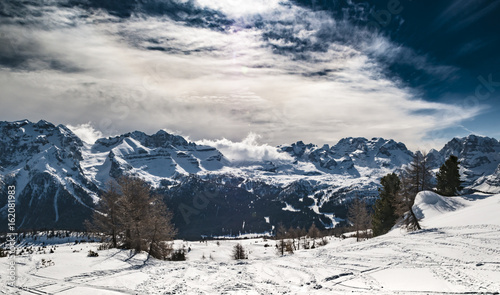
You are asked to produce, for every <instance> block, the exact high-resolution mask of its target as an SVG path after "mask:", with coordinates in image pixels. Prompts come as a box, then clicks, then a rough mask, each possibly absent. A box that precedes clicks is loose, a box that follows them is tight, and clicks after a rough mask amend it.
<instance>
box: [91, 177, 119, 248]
mask: <svg viewBox="0 0 500 295" xmlns="http://www.w3.org/2000/svg"><path fill="white" fill-rule="evenodd" d="M106 186H107V189H106V191H104V192H103V193H101V199H100V200H99V202H98V203H97V206H96V210H95V211H94V212H93V214H92V222H89V221H88V220H87V221H86V222H85V226H86V228H87V230H88V231H91V232H97V233H101V234H104V235H106V236H108V237H109V238H110V246H111V247H113V248H116V247H118V239H119V236H118V235H119V234H120V231H121V225H122V224H121V221H120V217H121V216H120V214H121V209H120V205H121V204H120V203H119V201H120V197H121V194H120V187H119V186H118V185H117V184H116V182H113V181H109V182H108V183H107V185H106Z"/></svg>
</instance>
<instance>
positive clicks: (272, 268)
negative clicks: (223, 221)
mask: <svg viewBox="0 0 500 295" xmlns="http://www.w3.org/2000/svg"><path fill="white" fill-rule="evenodd" d="M414 208H415V211H417V212H418V214H420V216H422V217H423V218H424V219H423V220H422V222H421V223H422V225H423V228H424V229H423V230H420V231H417V232H413V233H406V232H405V231H403V230H400V229H394V230H393V231H391V232H390V233H389V234H387V235H384V236H381V237H377V238H374V239H370V240H367V241H363V242H359V243H356V242H355V239H352V238H349V239H345V240H340V239H337V238H333V237H331V238H329V244H328V245H326V246H323V247H319V248H316V249H310V250H299V251H296V252H295V254H292V255H285V256H283V257H279V256H277V255H276V250H275V248H274V245H275V242H274V241H273V240H267V241H265V240H263V239H244V240H221V241H218V242H219V244H220V245H217V241H208V242H206V243H205V242H183V241H176V242H175V247H176V248H179V247H182V246H184V247H185V248H186V249H188V248H191V251H190V252H189V253H187V258H188V260H187V261H183V262H172V261H159V260H155V259H150V260H148V261H146V257H147V256H146V255H145V254H142V253H141V254H137V255H132V254H131V252H129V251H123V250H116V249H111V250H102V251H98V253H99V257H87V252H88V250H94V251H95V250H96V249H97V247H98V244H97V243H81V244H76V245H75V244H74V243H66V244H59V245H57V248H56V250H55V253H53V254H49V253H47V254H30V255H28V254H23V255H21V256H18V257H17V273H18V279H17V286H18V287H17V288H12V287H2V289H1V293H3V294H347V293H349V294H498V292H500V215H498V212H500V195H493V196H488V195H472V196H466V197H453V198H444V197H441V196H438V195H436V194H433V193H431V192H423V193H420V194H419V195H418V196H417V199H416V203H415V207H414ZM236 243H242V245H243V246H244V247H245V249H246V250H247V251H248V254H249V259H248V260H242V261H234V260H232V259H231V258H230V255H231V252H232V248H233V246H234V245H235V244H236ZM266 244H268V245H269V246H270V247H265V245H266ZM42 259H44V260H45V262H46V261H47V260H51V263H49V264H47V263H45V264H44V263H42ZM7 261H8V260H7V259H6V258H2V259H0V275H1V283H2V286H5V284H6V274H7V271H8V265H7Z"/></svg>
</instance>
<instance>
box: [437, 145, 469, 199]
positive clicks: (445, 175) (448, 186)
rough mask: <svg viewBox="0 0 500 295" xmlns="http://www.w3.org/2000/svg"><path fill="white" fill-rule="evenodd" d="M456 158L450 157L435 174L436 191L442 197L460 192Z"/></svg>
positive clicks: (460, 184)
mask: <svg viewBox="0 0 500 295" xmlns="http://www.w3.org/2000/svg"><path fill="white" fill-rule="evenodd" d="M459 164H460V162H459V161H458V158H457V157H456V156H454V155H451V156H450V157H449V158H448V160H446V162H444V164H443V165H442V166H441V168H439V172H438V173H436V178H437V187H436V189H437V191H438V193H439V194H441V195H443V196H454V195H456V194H457V193H458V192H459V191H461V190H462V188H463V187H462V181H461V180H460V171H459Z"/></svg>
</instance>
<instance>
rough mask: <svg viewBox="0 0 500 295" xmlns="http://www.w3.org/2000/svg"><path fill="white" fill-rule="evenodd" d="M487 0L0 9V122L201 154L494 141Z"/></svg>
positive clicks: (194, 1) (497, 77) (498, 87)
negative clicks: (341, 144) (163, 134)
mask: <svg viewBox="0 0 500 295" xmlns="http://www.w3.org/2000/svg"><path fill="white" fill-rule="evenodd" d="M498 16H500V1H482V0H461V1H439V2H438V3H435V2H430V1H411V0H401V1H397V0H386V1H369V2H366V1H354V0H352V1H332V0H330V1H326V0H317V1H305V0H280V1H278V0H253V1H252V0H217V1H213V0H141V1H132V0H123V1H115V0H87V1H84V0H43V1H42V0H41V1H34V0H31V1H22V0H4V1H2V2H1V3H0V95H1V98H0V99H1V108H0V120H5V121H15V120H21V119H29V120H31V121H38V120H40V119H44V120H47V121H50V122H52V123H54V124H65V125H68V126H69V127H70V128H71V129H72V130H74V131H75V133H77V134H78V135H80V136H81V137H82V138H83V139H84V140H86V141H88V142H92V141H93V140H95V139H96V138H98V137H102V136H111V135H117V134H122V133H126V132H130V131H134V130H140V131H144V132H146V133H149V134H151V133H155V132H156V131H158V130H160V129H163V130H167V131H169V132H172V133H175V134H179V135H182V136H185V137H187V138H188V139H190V140H193V141H199V142H203V143H208V144H213V145H222V146H224V145H231V144H234V145H236V144H240V145H241V144H243V145H245V144H250V145H252V146H256V145H263V146H264V147H265V149H267V148H268V147H270V146H276V145H281V144H291V143H293V142H296V141H299V140H301V141H303V142H305V143H314V144H317V145H319V146H321V145H323V144H325V143H326V144H335V143H336V142H337V141H338V140H340V139H341V138H344V137H358V136H361V137H366V138H372V137H384V138H387V139H389V138H391V139H394V140H397V141H401V142H404V143H405V144H406V145H407V146H408V147H409V148H411V149H413V150H416V149H423V150H429V149H430V148H436V149H439V148H441V147H442V145H443V144H444V143H446V142H447V141H449V140H450V139H452V138H453V137H457V136H458V137H463V136H466V135H468V134H471V133H473V134H477V135H482V136H489V137H496V138H497V139H498V138H500V129H498V126H500V116H499V114H500V58H499V57H500V56H499V55H500V53H499V51H498V48H500V34H498V28H499V27H500V18H499V17H498Z"/></svg>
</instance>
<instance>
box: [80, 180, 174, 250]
mask: <svg viewBox="0 0 500 295" xmlns="http://www.w3.org/2000/svg"><path fill="white" fill-rule="evenodd" d="M97 209H98V210H99V211H97V210H96V211H95V212H94V215H93V220H92V223H88V228H89V229H90V230H92V231H98V232H102V233H104V234H106V235H108V236H110V237H111V241H112V246H113V247H123V248H126V249H135V250H136V251H138V252H139V251H147V252H148V253H149V254H148V257H149V255H152V256H153V257H155V258H159V259H166V258H167V257H168V256H169V255H170V254H171V251H172V247H171V245H170V244H169V243H168V242H167V241H170V240H172V239H173V237H174V236H175V234H176V230H175V228H174V226H173V225H172V223H171V219H172V214H171V213H170V212H169V211H168V210H167V207H166V205H165V203H164V202H163V201H162V199H161V197H160V196H156V195H152V194H151V188H150V186H149V185H148V184H147V183H146V182H145V181H143V180H141V179H139V178H134V177H122V178H120V179H119V180H118V182H117V183H110V184H109V185H108V189H107V191H106V192H104V193H103V194H102V196H101V200H100V201H99V204H98V206H97Z"/></svg>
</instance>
